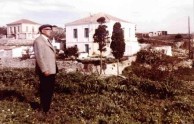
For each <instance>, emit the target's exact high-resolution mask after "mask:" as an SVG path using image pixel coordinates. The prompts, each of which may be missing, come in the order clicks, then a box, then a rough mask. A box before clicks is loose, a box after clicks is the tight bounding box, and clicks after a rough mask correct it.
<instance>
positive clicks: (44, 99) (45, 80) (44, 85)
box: [39, 73, 56, 112]
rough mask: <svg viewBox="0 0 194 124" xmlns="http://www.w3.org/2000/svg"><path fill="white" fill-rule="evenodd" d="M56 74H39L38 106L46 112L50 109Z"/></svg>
mask: <svg viewBox="0 0 194 124" xmlns="http://www.w3.org/2000/svg"><path fill="white" fill-rule="evenodd" d="M55 77H56V74H51V75H49V76H45V75H44V74H43V73H41V74H39V80H40V86H39V93H40V107H41V109H42V110H43V112H48V111H49V109H50V105H51V101H52V97H53V93H54V84H55Z"/></svg>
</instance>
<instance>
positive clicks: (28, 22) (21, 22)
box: [7, 19, 38, 25]
mask: <svg viewBox="0 0 194 124" xmlns="http://www.w3.org/2000/svg"><path fill="white" fill-rule="evenodd" d="M18 24H38V23H36V22H33V21H30V20H27V19H20V20H18V21H15V22H12V23H9V24H7V25H18Z"/></svg>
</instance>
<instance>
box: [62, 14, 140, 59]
mask: <svg viewBox="0 0 194 124" xmlns="http://www.w3.org/2000/svg"><path fill="white" fill-rule="evenodd" d="M100 17H104V18H105V21H106V23H104V25H106V26H107V30H108V32H109V37H110V38H109V40H107V47H106V49H107V51H106V52H105V53H104V56H107V55H110V53H111V50H110V43H111V36H112V31H113V25H114V24H115V23H116V22H120V23H121V26H122V28H123V30H124V39H125V43H126V48H125V55H128V54H131V53H132V52H134V51H135V52H136V51H137V49H138V50H139V46H138V42H137V38H136V36H135V24H133V23H130V22H128V21H125V20H122V19H119V18H117V17H113V16H111V15H108V14H105V13H98V14H94V15H90V16H89V17H86V18H83V19H79V20H76V21H73V22H70V23H67V24H65V29H66V47H67V48H68V47H72V46H75V45H76V46H77V47H78V50H79V52H81V53H88V55H89V56H92V55H96V54H99V51H98V44H97V43H94V40H93V35H94V33H95V29H97V28H98V26H99V23H98V22H97V21H96V20H97V19H98V18H100ZM133 46H135V47H134V48H131V47H133ZM136 48H137V49H136ZM134 49H135V50H134ZM131 50H133V51H131Z"/></svg>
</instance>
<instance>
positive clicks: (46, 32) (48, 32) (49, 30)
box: [42, 27, 52, 37]
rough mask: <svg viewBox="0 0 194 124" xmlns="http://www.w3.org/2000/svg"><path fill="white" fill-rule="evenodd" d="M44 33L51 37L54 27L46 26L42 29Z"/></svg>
mask: <svg viewBox="0 0 194 124" xmlns="http://www.w3.org/2000/svg"><path fill="white" fill-rule="evenodd" d="M42 33H43V34H44V35H46V36H47V37H51V33H52V28H51V27H46V28H43V29H42Z"/></svg>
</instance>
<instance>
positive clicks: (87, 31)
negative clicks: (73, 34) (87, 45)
mask: <svg viewBox="0 0 194 124" xmlns="http://www.w3.org/2000/svg"><path fill="white" fill-rule="evenodd" d="M84 36H85V37H89V28H85V30H84Z"/></svg>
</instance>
